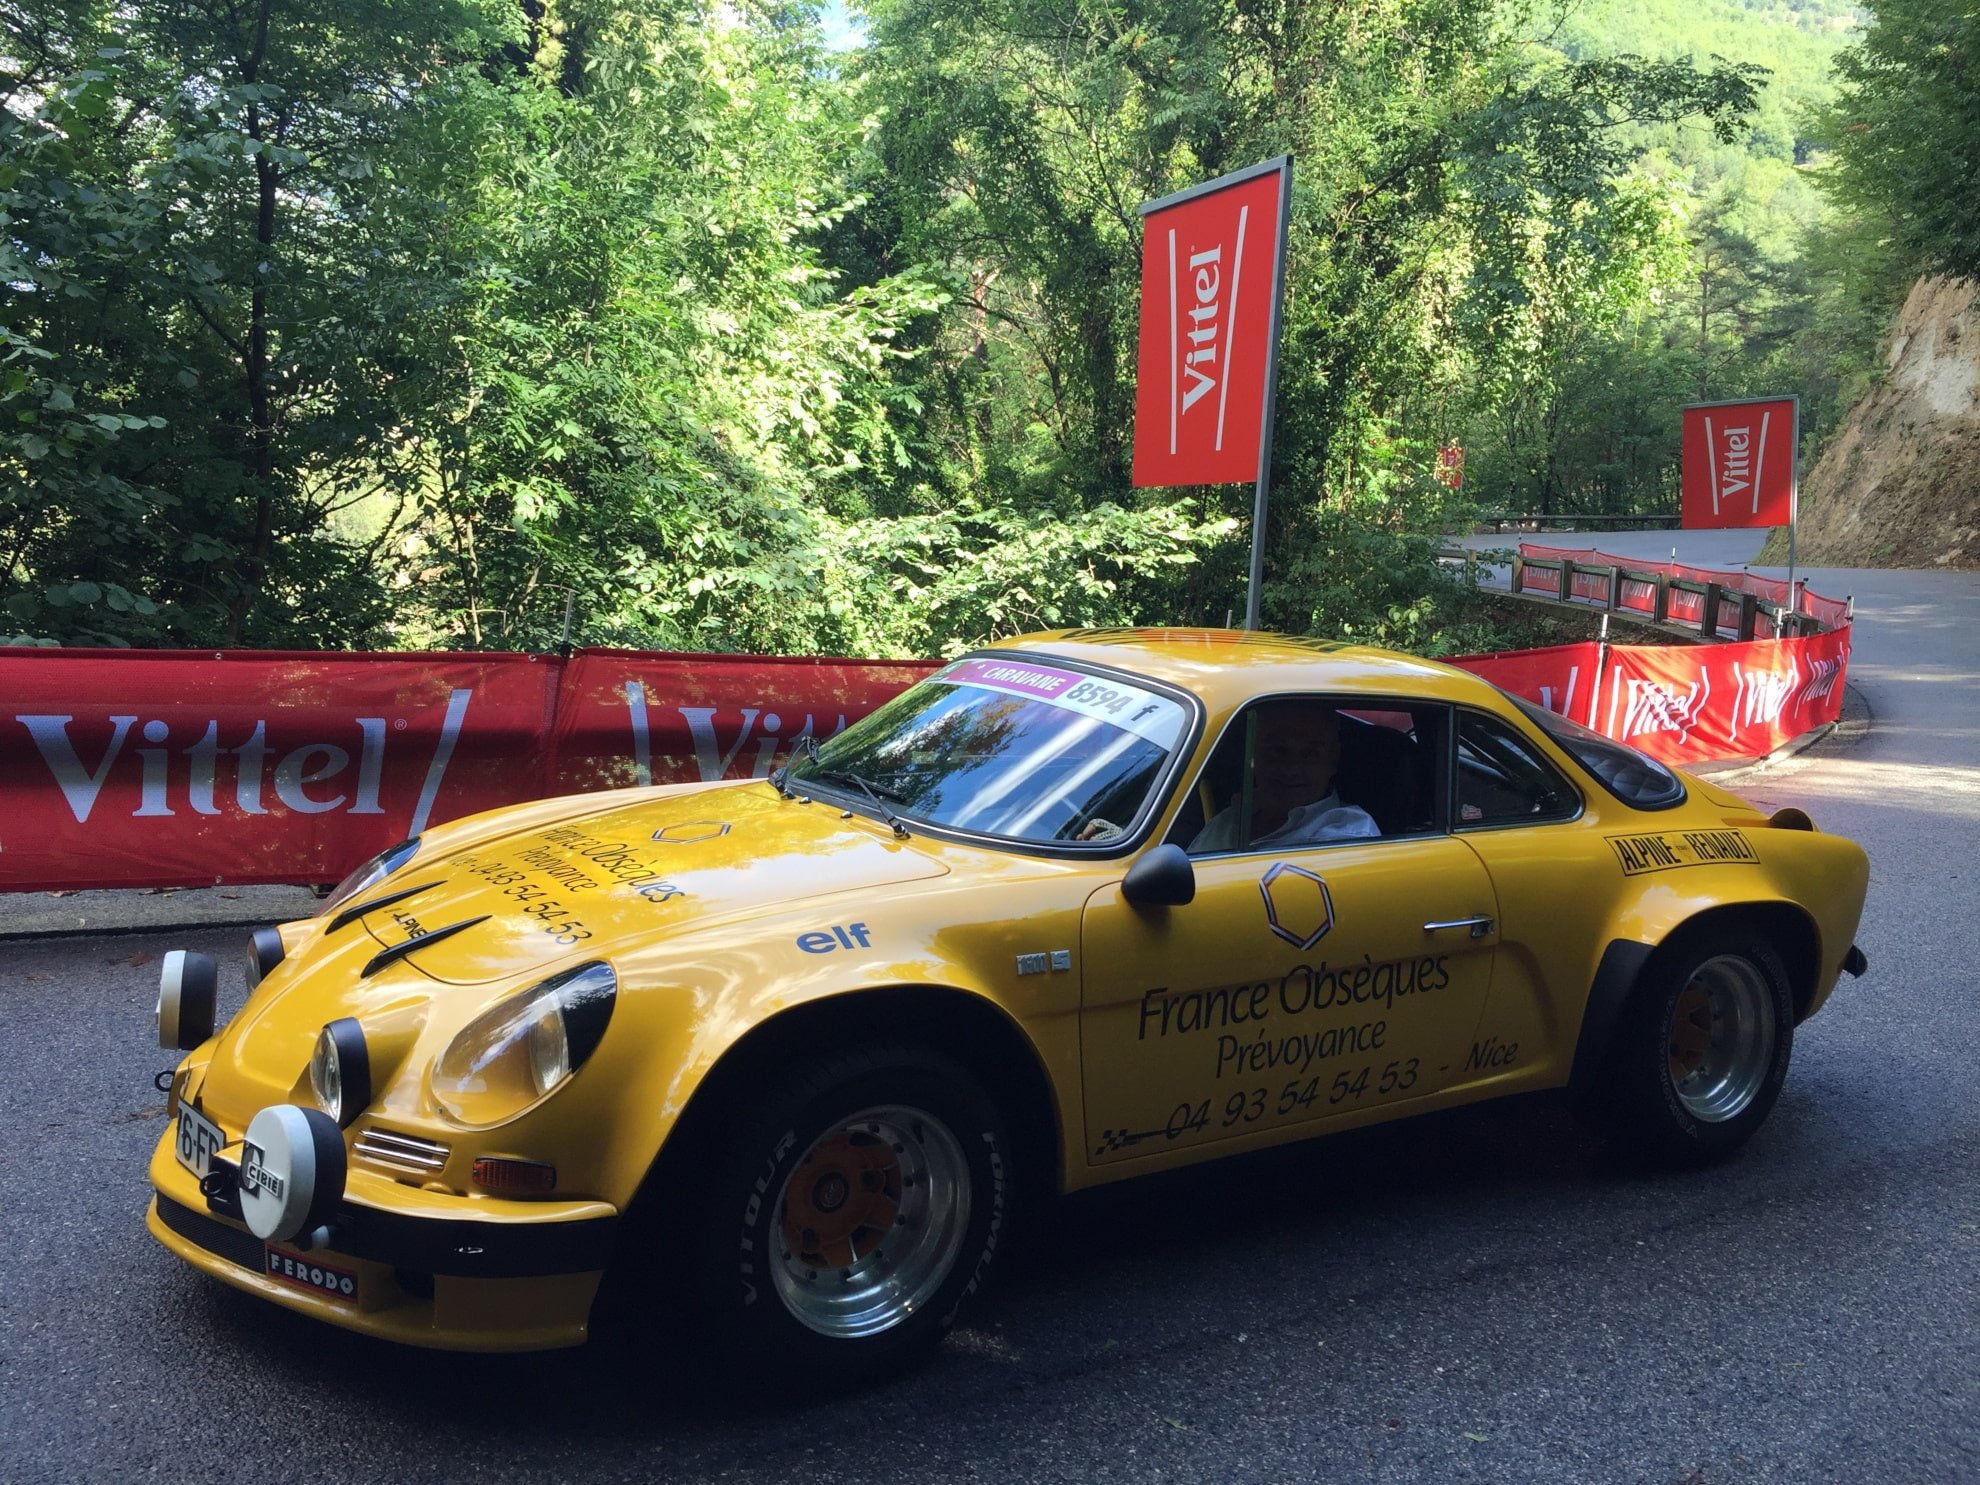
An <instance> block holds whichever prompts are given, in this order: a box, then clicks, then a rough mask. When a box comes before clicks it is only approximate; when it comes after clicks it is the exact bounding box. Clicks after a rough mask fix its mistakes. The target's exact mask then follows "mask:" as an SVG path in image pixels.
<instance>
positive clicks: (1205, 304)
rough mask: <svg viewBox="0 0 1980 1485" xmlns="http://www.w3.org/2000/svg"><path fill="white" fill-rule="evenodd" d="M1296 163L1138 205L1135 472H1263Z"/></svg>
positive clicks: (1220, 475) (1179, 477) (1211, 476)
mask: <svg viewBox="0 0 1980 1485" xmlns="http://www.w3.org/2000/svg"><path fill="white" fill-rule="evenodd" d="M1291 175H1292V162H1291V161H1290V160H1288V159H1285V158H1283V157H1282V158H1280V159H1277V160H1271V161H1268V162H1266V163H1265V164H1264V165H1261V166H1258V167H1256V168H1255V169H1252V170H1245V171H1240V172H1238V173H1237V174H1236V175H1232V176H1226V177H1224V178H1223V179H1222V180H1216V181H1211V182H1210V183H1208V184H1207V185H1203V186H1198V187H1195V188H1193V189H1191V190H1189V191H1185V192H1183V193H1181V194H1180V195H1177V196H1170V197H1167V198H1165V199H1163V200H1161V201H1157V202H1153V203H1151V204H1150V205H1148V206H1146V207H1143V208H1142V212H1143V225H1142V232H1143V236H1142V245H1141V337H1140V348H1139V354H1138V357H1137V363H1136V364H1137V370H1138V380H1137V381H1136V383H1135V398H1134V483H1135V484H1137V485H1218V484H1236V483H1247V484H1248V483H1250V482H1251V481H1253V480H1256V479H1257V478H1258V476H1259V458H1260V454H1261V451H1262V450H1261V443H1262V439H1263V433H1264V426H1265V425H1264V419H1265V416H1266V413H1267V410H1268V409H1267V407H1266V402H1267V398H1268V395H1269V384H1270V381H1271V368H1272V365H1273V361H1274V357H1275V355H1276V352H1277V347H1276V345H1275V344H1274V343H1273V342H1274V336H1275V334H1276V331H1277V329H1278V303H1279V296H1280V292H1281V279H1282V273H1281V265H1282V263H1283V253H1282V251H1281V249H1282V246H1283V242H1282V239H1283V235H1284V229H1285V224H1284V221H1283V219H1282V218H1283V211H1284V206H1285V201H1286V190H1287V186H1288V182H1289V181H1290V178H1291Z"/></svg>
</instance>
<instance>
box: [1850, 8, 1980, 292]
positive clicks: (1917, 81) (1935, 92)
mask: <svg viewBox="0 0 1980 1485" xmlns="http://www.w3.org/2000/svg"><path fill="white" fill-rule="evenodd" d="M1870 8H1871V10H1872V11H1873V12H1874V15H1873V18H1872V20H1871V22H1870V25H1869V27H1868V28H1867V29H1866V30H1865V32H1864V35H1863V39H1862V41H1861V42H1860V43H1859V44H1857V45H1856V46H1853V47H1851V48H1850V49H1849V50H1847V51H1845V52H1844V53H1843V54H1842V55H1841V56H1840V57H1838V58H1837V60H1836V71H1837V73H1838V74H1839V76H1840V77H1841V79H1842V86H1841V89H1840V91H1839V92H1838V95H1837V97H1836V99H1835V101H1834V102H1833V103H1832V104H1831V105H1830V106H1829V107H1828V108H1827V109H1826V110H1825V111H1824V113H1823V115H1822V118H1821V122H1822V126H1823V130H1824V133H1825V135H1826V137H1827V141H1828V143H1829V144H1830V146H1831V148H1832V149H1833V150H1834V152H1835V162H1834V164H1833V166H1832V167H1831V169H1830V170H1829V171H1828V172H1827V173H1826V175H1825V177H1824V180H1825V183H1826V184H1827V185H1829V187H1830V188H1831V189H1832V191H1833V192H1834V194H1835V196H1836V198H1837V199H1838V200H1839V201H1840V202H1841V203H1842V204H1843V205H1844V206H1845V208H1848V209H1852V210H1854V211H1855V212H1857V213H1858V214H1860V215H1861V216H1864V217H1867V218H1869V219H1872V220H1875V221H1877V222H1879V223H1883V224H1888V228H1889V231H1890V235H1891V237H1892V239H1893V240H1894V242H1895V244H1896V246H1897V248H1898V250H1899V252H1900V253H1901V254H1902V256H1903V259H1904V261H1905V262H1906V263H1907V264H1908V265H1909V266H1912V267H1915V268H1916V269H1917V270H1919V271H1921V272H1932V273H1950V274H1956V275H1958V276H1960V277H1964V278H1980V196H1976V193H1975V191H1974V189H1973V174H1974V158H1975V151H1976V149H1980V65H1976V61H1975V59H1976V57H1980V5H1975V4H1973V3H1972V0H1873V3H1872V4H1871V7H1870Z"/></svg>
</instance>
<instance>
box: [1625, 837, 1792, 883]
mask: <svg viewBox="0 0 1980 1485" xmlns="http://www.w3.org/2000/svg"><path fill="white" fill-rule="evenodd" d="M1608 841H1609V846H1610V848H1611V849H1612V850H1614V851H1615V853H1616V861H1617V862H1618V864H1620V865H1621V867H1622V869H1623V875H1624V876H1626V877H1634V876H1641V875H1642V874H1643V873H1645V872H1650V871H1670V870H1671V869H1673V868H1674V867H1679V866H1723V865H1726V864H1728V863H1731V864H1736V865H1749V866H1750V865H1752V864H1754V863H1756V862H1757V861H1759V859H1760V858H1759V857H1758V856H1756V855H1755V854H1754V852H1753V846H1752V844H1751V843H1750V842H1749V841H1748V840H1747V838H1746V837H1745V836H1744V835H1742V834H1741V833H1740V832H1739V831H1737V830H1672V831H1666V832H1660V833H1658V834H1656V835H1612V836H1610V837H1609V838H1608Z"/></svg>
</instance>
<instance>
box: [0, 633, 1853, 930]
mask: <svg viewBox="0 0 1980 1485" xmlns="http://www.w3.org/2000/svg"><path fill="white" fill-rule="evenodd" d="M1599 655H1601V651H1600V648H1599V647H1598V646H1597V645H1595V644H1594V643H1592V642H1589V643H1582V644H1573V645H1560V646H1556V647H1553V648H1551V649H1543V650H1521V651H1513V652H1509V653H1505V654H1498V655H1480V656H1473V657H1470V658H1468V659H1463V660H1459V661H1458V662H1456V663H1458V664H1460V665H1462V666H1464V667H1465V668H1467V669H1469V670H1472V671H1474V672H1476V673H1478V674H1480V675H1482V676H1484V677H1485V678H1486V679H1488V680H1490V681H1493V682H1494V683H1495V684H1497V685H1499V686H1501V687H1503V688H1504V689H1505V690H1507V691H1510V692H1512V693H1513V694H1515V695H1519V696H1524V697H1527V698H1529V699H1531V700H1533V701H1537V702H1538V703H1540V704H1541V705H1542V706H1545V707H1548V708H1549V709H1551V710H1553V711H1557V712H1560V713H1562V714H1564V715H1566V716H1570V717H1573V718H1574V719H1575V720H1577V721H1580V722H1584V723H1592V725H1594V726H1595V727H1596V728H1597V729H1598V730H1600V731H1603V732H1606V733H1607V734H1608V735H1609V736H1611V737H1616V738H1619V739H1621V740H1622V741H1624V742H1629V743H1634V744H1635V745H1636V746H1638V747H1641V748H1643V749H1644V750H1645V751H1646V752H1649V753H1651V754H1653V755H1655V756H1657V757H1660V758H1665V759H1668V760H1671V761H1675V762H1687V761H1690V762H1697V761H1700V760H1703V759H1710V758H1744V757H1757V756H1759V755H1761V754H1764V753H1767V752H1769V751H1771V750H1772V749H1773V748H1775V747H1777V746H1779V745H1780V743H1782V742H1784V741H1785V740H1787V739H1788V738H1791V737H1794V736H1796V735H1798V734H1799V733H1802V732H1806V731H1808V730H1809V729H1810V728H1813V727H1817V726H1820V725H1822V724H1823V723H1825V722H1830V721H1834V720H1835V718H1836V717H1837V716H1838V715H1839V714H1840V711H1841V707H1842V689H1843V688H1842V682H1843V674H1844V669H1845V667H1846V665H1847V662H1848V658H1849V630H1848V629H1847V628H1844V629H1842V630H1838V631H1836V632H1833V633H1829V634H1823V635H1819V636H1815V637H1813V638H1808V639H1796V640H1787V641H1782V642H1779V643H1774V642H1766V643H1754V644H1735V645H1710V646H1706V645H1700V646H1691V647H1686V646H1662V647H1656V648H1649V649H1631V648H1626V647H1615V648H1611V649H1609V650H1608V651H1607V652H1606V657H1605V658H1603V659H1602V660H1601V661H1600V663H1599V665H1598V656H1599ZM934 668H935V667H934V665H933V663H932V662H931V663H922V662H911V661H898V662H879V661H859V660H820V659H775V658H762V657H752V656H738V655H678V654H651V653H640V652H635V651H614V650H601V651H587V652H583V653H580V654H579V655H577V656H576V657H574V658H573V659H571V660H569V661H564V660H556V659H544V658H538V657H532V656H527V655H486V654H466V655H462V654H434V655H347V654H345V655H324V654H281V653H269V652H260V653H243V654H215V653H213V652H211V651H202V652H196V653H195V652H184V651H179V652H166V651H153V652H133V651H129V650H12V651H0V696H4V697H6V698H7V700H6V705H5V707H4V709H0V780H3V781H4V785H5V791H6V792H5V808H4V810H0V891H7V890H13V891H25V890H35V889H49V888H72V887H154V886H155V887H171V886H199V885H204V884H215V883H221V882H232V883H255V882H329V881H335V880H336V879H337V878H339V877H341V876H342V875H343V874H344V873H345V872H346V871H348V870H349V869H350V868H351V867H352V866H355V865H356V864H357V863H358V862H360V861H362V860H363V859H364V858H365V857H367V856H369V855H371V854H373V853H374V852H376V851H378V850H379V849H381V848H382V847H384V846H387V845H389V844H391V843H392V842H393V841H396V840H400V839H403V838H404V837H406V836H408V835H416V834H418V833H419V832H420V831H421V830H423V829H424V828H425V827H426V826H428V825H435V824H439V823H441V822H443V821H446V820H451V819H455V818H457V817H459V816H461V815H466V814H472V813H474V812H476V811H479V810H484V809H492V808H494V807H496V806H499V805H504V804H513V803H519V802H521V801H523V800H528V799H538V798H542V797H545V796H547V795H552V794H560V793H575V792H583V791H588V790H593V789H603V788H614V787H619V786H624V785H635V784H645V783H655V784H659V783H670V782H677V781H684V780H695V779H718V778H750V777H762V776H763V775H764V774H766V773H768V772H769V771H770V770H771V769H772V768H774V767H776V766H777V765H778V764H779V763H781V762H783V761H784V760H785V759H786V758H787V757H788V756H789V753H790V749H791V746H792V744H793V743H795V741H796V740H797V739H798V738H799V737H801V736H803V735H804V733H805V732H807V731H809V732H810V733H811V734H812V735H813V736H814V737H817V738H820V739H823V738H827V737H830V736H832V735H833V734H835V733H837V732H839V731H840V730H841V729H843V728H844V727H846V726H848V725H849V724H850V723H852V722H854V721H857V720H858V719H859V718H860V717H862V716H864V715H866V714H867V713H868V712H870V711H872V710H873V709H874V708H875V707H878V706H880V705H882V704H883V703H884V702H886V701H887V700H888V699H889V698H891V697H892V696H894V695H896V694H898V693H899V692H900V691H902V690H903V689H905V688H906V687H907V686H909V685H912V684H913V683H914V682H915V681H917V680H919V679H921V678H922V677H923V676H926V675H927V674H929V673H930V672H931V671H932V670H933V669H934Z"/></svg>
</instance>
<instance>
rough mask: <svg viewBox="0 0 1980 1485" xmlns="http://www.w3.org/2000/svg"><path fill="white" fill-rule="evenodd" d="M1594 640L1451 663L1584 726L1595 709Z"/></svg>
mask: <svg viewBox="0 0 1980 1485" xmlns="http://www.w3.org/2000/svg"><path fill="white" fill-rule="evenodd" d="M1600 648H1601V647H1600V646H1599V645H1597V644H1596V643H1595V641H1593V640H1584V641H1582V642H1581V643H1580V644H1572V645H1552V646H1549V647H1548V648H1547V649H1544V650H1504V651H1501V652H1500V653H1498V654H1496V655H1465V656H1462V657H1461V658H1459V659H1455V660H1453V661H1451V664H1453V665H1456V666H1459V667H1460V668H1462V669H1464V670H1468V671H1470V672H1471V673H1472V674H1473V675H1479V676H1483V677H1484V678H1485V679H1486V680H1488V681H1490V682H1491V683H1492V684H1493V685H1495V686H1497V687H1498V688H1499V689H1500V690H1501V691H1509V692H1511V693H1512V694H1513V695H1514V696H1523V697H1525V698H1526V699H1527V700H1528V701H1536V702H1538V703H1539V704H1540V705H1541V706H1544V707H1545V708H1547V710H1548V711H1550V712H1559V713H1560V714H1561V715H1562V716H1564V717H1572V718H1573V719H1574V720H1575V721H1577V722H1581V723H1584V724H1585V723H1586V722H1587V721H1588V718H1589V716H1590V715H1591V714H1592V711H1593V708H1594V698H1595V662H1596V657H1597V654H1598V652H1599V651H1600Z"/></svg>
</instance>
